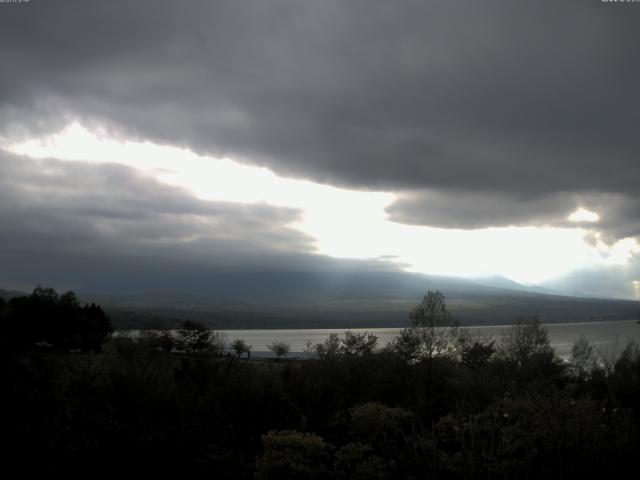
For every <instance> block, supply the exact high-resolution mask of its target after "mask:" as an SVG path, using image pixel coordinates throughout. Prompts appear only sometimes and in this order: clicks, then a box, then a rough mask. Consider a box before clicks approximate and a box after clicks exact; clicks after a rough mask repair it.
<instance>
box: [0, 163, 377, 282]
mask: <svg viewBox="0 0 640 480" xmlns="http://www.w3.org/2000/svg"><path fill="white" fill-rule="evenodd" d="M297 219H298V212H297V211H295V210H291V209H284V208H274V207H269V206H265V205H253V206H242V205H238V204H229V203H222V202H209V201H202V200H199V199H197V198H195V197H193V196H192V195H191V194H189V193H188V192H187V191H185V190H182V189H180V188H177V187H172V186H168V185H165V184H162V183H159V182H157V181H156V180H154V179H153V178H150V177H147V176H144V175H142V174H140V173H139V172H137V171H136V170H134V169H132V168H129V167H125V166H121V165H115V164H97V165H96V164H91V163H85V162H67V161H59V160H53V159H49V160H40V161H35V160H32V159H28V158H25V157H20V156H17V155H12V154H9V153H6V152H2V151H0V225H2V228H1V229H0V245H1V248H0V265H2V269H1V272H0V282H2V285H4V286H7V285H20V284H21V283H24V284H32V283H33V282H34V281H35V280H37V281H40V282H45V283H49V284H62V285H67V286H73V287H82V286H87V285H89V286H90V285H95V284H104V283H108V281H109V280H111V282H112V283H114V282H116V281H117V282H120V284H121V285H126V284H127V282H129V281H130V280H135V281H137V282H138V283H139V284H140V285H141V286H142V287H141V288H145V287H146V286H148V285H151V284H154V283H155V284H157V283H158V281H157V280H158V277H165V278H166V279H167V281H166V284H167V285H171V286H172V287H173V288H174V289H175V288H180V282H179V281H180V279H185V278H194V277H196V278H197V277H198V276H203V275H207V274H211V273H216V272H217V273H221V272H227V273H233V272H238V271H241V272H251V271H323V270H336V269H340V268H350V267H352V268H356V264H355V263H352V264H348V262H344V263H343V264H340V262H336V261H331V260H330V259H327V258H325V257H321V256H318V255H314V254H313V245H312V243H311V239H309V238H308V237H306V236H304V235H302V234H300V233H299V232H297V231H295V230H293V229H291V228H289V227H288V225H289V224H290V223H291V222H292V221H294V220H297ZM369 267H371V266H369V265H368V264H367V262H360V264H358V265H357V268H360V269H366V268H369ZM379 268H382V267H379Z"/></svg>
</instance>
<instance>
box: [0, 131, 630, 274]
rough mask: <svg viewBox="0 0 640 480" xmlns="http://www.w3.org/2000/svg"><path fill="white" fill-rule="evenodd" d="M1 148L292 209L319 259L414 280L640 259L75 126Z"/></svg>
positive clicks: (552, 232) (585, 217)
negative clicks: (430, 221) (398, 217)
mask: <svg viewBox="0 0 640 480" xmlns="http://www.w3.org/2000/svg"><path fill="white" fill-rule="evenodd" d="M3 148H5V149H7V150H10V151H12V152H14V153H17V154H23V155H27V156H30V157H34V158H44V157H55V158H59V159H67V160H84V161H91V162H115V163H121V164H125V165H128V166H131V167H134V168H136V169H140V170H142V171H144V172H146V174H148V175H152V176H153V177H155V178H157V179H158V180H160V181H163V182H166V183H168V184H171V185H176V186H181V187H184V188H186V189H188V190H189V191H191V192H192V193H193V194H194V195H196V196H197V197H199V198H202V199H205V200H213V201H227V202H240V203H249V204H251V203H262V202H264V203H267V204H270V205H274V206H283V207H293V208H296V209H299V210H300V211H301V217H300V220H299V221H297V222H296V223H295V224H294V225H292V227H294V228H296V229H299V230H301V231H302V232H304V233H306V234H308V235H310V236H311V237H313V238H315V239H316V247H317V252H318V253H321V254H326V255H330V256H333V257H338V258H360V259H365V258H368V259H371V258H391V259H393V260H392V261H394V262H397V263H399V264H401V265H403V266H404V267H405V268H406V269H407V270H409V271H414V272H423V273H429V274H438V275H455V276H466V277H474V276H487V275H503V276H505V277H508V278H511V279H513V280H515V281H518V282H522V283H527V284H535V283H539V282H542V281H544V280H548V279H551V278H554V277H558V276H561V275H563V274H565V273H567V272H569V271H571V270H574V269H577V268H581V267H586V266H593V265H612V264H625V263H626V262H627V261H628V259H629V258H630V256H631V255H632V253H633V252H637V251H638V244H637V243H636V242H635V241H634V240H632V239H625V240H622V241H620V242H618V243H616V244H615V245H613V246H608V245H606V244H605V243H603V242H601V241H599V242H597V243H596V245H595V246H592V245H588V244H587V243H586V242H585V241H584V236H585V233H586V230H584V229H583V228H542V227H534V226H531V227H506V228H487V229H478V230H455V229H441V228H431V227H423V226H415V225H404V224H399V223H395V222H391V221H389V220H388V219H387V217H386V214H385V211H384V209H385V207H386V206H388V205H389V204H391V203H392V202H393V201H394V199H395V196H394V195H393V194H392V193H389V192H370V191H356V190H348V189H341V188H336V187H332V186H329V185H322V184H317V183H313V182H310V181H306V180H299V179H292V178H285V177H281V176H278V175H276V174H274V173H273V172H271V171H270V170H268V169H266V168H260V167H254V166H249V165H244V164H241V163H239V162H236V161H234V160H232V159H229V158H212V157H206V156H200V155H196V154H195V153H193V152H191V151H189V150H186V149H181V148H176V147H171V146H165V145H157V144H153V143H149V142H132V141H127V140H126V139H121V138H113V137H110V136H108V135H106V134H105V133H104V132H99V131H98V132H95V131H93V132H90V131H88V130H86V129H85V128H83V127H82V126H81V125H79V124H72V125H70V126H68V127H67V128H65V129H64V130H63V131H61V132H60V133H58V134H54V135H50V136H47V137H45V138H36V139H31V140H28V141H23V142H20V143H9V142H7V141H6V140H5V141H4V142H3ZM594 215H595V216H594ZM596 217H597V218H596ZM569 219H570V220H575V221H578V222H584V221H586V222H590V221H591V222H593V221H598V220H599V217H598V216H597V214H595V213H594V212H589V211H588V210H584V209H579V210H577V211H576V212H574V213H573V214H571V215H570V216H569Z"/></svg>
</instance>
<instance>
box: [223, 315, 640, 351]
mask: <svg viewBox="0 0 640 480" xmlns="http://www.w3.org/2000/svg"><path fill="white" fill-rule="evenodd" d="M545 327H546V329H547V331H548V333H549V339H550V341H551V345H552V346H553V347H554V348H555V350H556V353H557V354H558V355H559V356H560V357H562V358H567V357H568V356H569V355H570V354H571V347H572V346H573V343H574V342H575V341H576V340H579V339H580V336H581V335H584V336H585V337H586V338H587V340H589V342H590V343H591V344H592V345H593V346H594V347H595V348H596V349H597V350H598V351H599V353H600V355H602V356H606V358H609V357H611V356H616V355H617V354H619V353H620V351H622V349H623V348H624V347H625V346H626V344H627V343H628V342H629V341H631V340H635V341H636V342H639V343H640V325H639V324H637V323H636V322H635V321H634V320H623V321H614V322H584V323H555V324H545ZM464 328H467V329H468V330H469V331H470V332H472V333H479V334H482V335H486V336H488V337H490V338H491V339H493V340H496V343H498V342H500V339H501V338H502V336H503V332H504V331H505V330H507V329H508V328H510V327H509V325H495V326H477V327H464ZM400 330H401V329H400V328H369V329H363V328H356V329H351V331H353V332H365V331H366V332H369V333H373V334H374V335H376V336H377V337H378V343H379V344H380V345H386V344H387V343H389V342H391V341H392V340H393V339H394V337H396V336H397V335H398V333H399V332H400ZM344 331H345V329H336V328H333V329H292V330H223V332H224V333H225V335H226V336H227V339H228V341H229V342H231V341H232V340H234V339H236V338H241V339H243V340H244V341H245V342H246V343H247V344H248V345H252V346H253V348H252V353H253V354H258V356H265V355H262V354H261V353H264V352H268V353H270V352H269V350H268V346H269V345H271V344H272V343H273V342H274V341H282V342H284V343H286V344H288V345H290V347H291V354H295V353H300V352H304V351H305V348H306V342H307V341H311V343H312V344H313V345H315V344H317V343H322V342H323V341H324V340H325V339H326V338H327V337H328V336H329V334H331V333H337V334H338V335H340V336H343V335H344Z"/></svg>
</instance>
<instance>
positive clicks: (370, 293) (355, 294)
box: [0, 271, 640, 329]
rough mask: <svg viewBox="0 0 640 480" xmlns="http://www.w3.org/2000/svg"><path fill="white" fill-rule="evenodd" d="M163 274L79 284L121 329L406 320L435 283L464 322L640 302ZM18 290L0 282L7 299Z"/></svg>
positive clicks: (326, 278)
mask: <svg viewBox="0 0 640 480" xmlns="http://www.w3.org/2000/svg"><path fill="white" fill-rule="evenodd" d="M166 280H167V281H166V282H165V283H159V284H158V285H150V286H145V287H148V288H147V289H146V290H143V289H142V287H137V288H135V289H134V288H130V287H129V288H126V289H123V291H117V290H115V289H114V288H113V287H109V286H100V285H93V286H88V287H86V288H83V289H78V290H77V291H76V293H77V294H78V296H79V299H80V300H81V301H82V302H92V301H94V302H96V303H98V304H100V305H102V306H103V307H104V308H105V310H106V311H107V312H108V313H109V314H110V315H111V316H112V318H113V320H114V324H115V325H116V327H118V328H157V327H167V326H174V325H175V324H176V323H177V322H179V321H181V320H186V319H189V320H197V321H200V322H203V323H206V324H208V325H211V326H215V327H217V328H232V329H236V328H237V329H244V328H260V329H272V328H373V327H403V326H406V325H408V315H409V312H410V311H411V309H412V308H413V307H414V306H415V305H416V304H417V303H418V302H419V301H420V300H421V298H422V296H423V295H424V294H425V293H426V292H427V291H429V290H440V291H442V292H443V293H444V294H445V296H446V300H447V306H448V308H449V309H450V311H451V312H452V313H453V314H454V315H455V316H456V317H458V318H459V319H460V321H461V323H462V324H468V325H472V324H484V325H489V324H505V323H510V322H512V321H513V320H514V319H515V318H517V317H519V316H523V315H534V314H537V315H539V316H540V318H541V320H542V321H543V322H549V323H553V322H576V321H600V320H622V319H629V318H634V317H635V315H636V314H637V312H638V311H640V302H635V301H627V300H610V299H594V298H581V297H570V296H565V295H558V294H553V293H552V292H546V291H542V292H541V291H539V289H537V288H536V287H533V288H531V287H526V286H523V285H520V284H518V283H517V282H513V281H511V280H509V279H506V278H504V277H487V278H476V279H460V278H453V277H440V276H430V275H422V274H417V273H405V272H397V271H382V272H380V271H374V272H367V271H347V272H330V273H318V272H253V273H242V274H217V275H211V276H208V277H206V278H197V279H193V278H192V279H186V280H183V279H180V280H176V279H166ZM175 285H179V288H178V287H175ZM114 290H115V291H114ZM21 294H22V293H20V292H11V291H7V290H0V295H1V296H3V298H4V297H5V296H6V297H7V298H10V297H11V296H17V295H21Z"/></svg>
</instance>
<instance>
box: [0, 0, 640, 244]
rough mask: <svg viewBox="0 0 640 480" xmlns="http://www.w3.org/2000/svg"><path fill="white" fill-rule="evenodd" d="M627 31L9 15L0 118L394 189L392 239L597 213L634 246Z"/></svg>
mask: <svg viewBox="0 0 640 480" xmlns="http://www.w3.org/2000/svg"><path fill="white" fill-rule="evenodd" d="M639 20H640V7H639V6H638V5H634V4H624V5H617V4H606V3H601V2H600V1H599V0H586V1H584V0H579V1H578V0H576V1H571V0H566V1H561V2H558V1H539V2H504V1H491V0H489V1H482V2H478V1H471V0H469V1H456V2H423V1H411V0H403V1H398V2H379V3H375V4H372V2H370V1H368V0H367V1H352V2H343V1H339V0H327V1H312V0H308V1H305V0H302V1H279V0H275V1H263V2H250V3H249V4H247V3H246V2H237V1H232V0H229V1H216V2H208V1H207V2H205V1H188V2H175V1H161V0H154V1H145V0H138V1H136V2H124V1H108V2H107V1H96V2H89V1H85V0H83V1H56V2H53V1H49V2H45V1H38V0H32V1H31V2H29V3H28V4H2V5H0V58H1V59H2V65H3V75H2V76H1V77H0V118H2V120H3V122H2V125H3V126H4V127H5V128H4V131H5V134H6V133H12V134H16V132H19V131H20V129H21V128H22V129H24V128H26V129H28V130H30V131H31V132H33V131H36V132H37V131H41V130H44V131H46V130H50V129H56V128H59V127H61V126H62V125H63V124H64V123H66V122H67V121H69V120H70V119H74V118H81V119H82V120H83V121H85V122H98V123H100V124H105V123H106V124H108V125H110V126H111V128H114V129H115V130H118V131H120V132H121V133H124V134H126V135H127V136H138V137H140V138H145V139H146V138H151V139H154V140H156V141H160V142H168V143H172V144H180V145H184V146H188V147H190V148H193V149H195V150H197V151H200V152H208V153H211V154H227V155H230V156H233V157H235V158H237V159H241V160H243V161H247V162H253V163H258V164H265V165H268V166H269V167H271V168H273V169H275V170H276V171H278V172H281V173H284V174H287V175H296V176H301V177H307V178H313V179H316V180H319V181H325V182H329V183H333V184H340V185H351V186H356V187H358V188H364V189H373V188H376V189H378V188H384V189H388V190H393V191H401V192H404V194H403V197H401V199H400V201H399V202H398V203H397V204H396V205H394V206H393V207H392V208H391V209H390V212H391V214H392V218H393V219H395V220H399V221H404V220H408V221H410V222H421V223H428V224H432V225H434V224H435V225H441V226H452V225H453V226H461V227H478V226H483V225H504V224H527V223H534V222H538V221H540V220H544V219H547V218H548V217H549V215H551V216H552V217H554V218H555V217H556V216H557V214H559V213H560V212H562V213H563V214H564V213H565V212H567V211H568V210H569V209H570V208H572V207H574V206H575V199H576V198H577V196H579V198H586V197H589V198H592V197H591V196H593V195H595V196H596V198H598V199H599V201H602V199H604V198H610V199H614V200H615V202H614V203H612V204H610V203H607V204H606V205H603V206H602V210H603V211H602V212H600V213H601V214H603V217H605V221H606V222H608V224H607V226H608V227H611V230H610V234H611V235H612V236H614V237H615V236H617V235H619V234H623V233H624V234H631V235H638V234H639V233H640V229H639V228H638V222H637V220H638V219H637V214H636V213H634V212H638V211H640V203H639V202H638V196H637V195H636V192H637V185H638V182H639V180H640V168H639V167H638V158H639V154H640V142H638V140H637V138H638V135H637V132H638V127H639V125H640V96H639V95H638V92H637V88H638V87H637V86H638V85H639V84H640V66H639V65H640V64H639V63H638V62H637V45H638V43H639V42H640V29H638V28H637V24H638V21H639ZM459 192H464V194H463V195H459ZM434 196H435V197H436V200H435V201H434ZM438 198H440V199H441V200H438ZM407 199H408V200H407ZM505 202H507V203H509V204H510V207H509V210H508V211H506V210H505V209H504V208H503V207H501V206H500V205H501V204H503V203H505ZM434 205H437V208H435V207H434ZM492 205H496V208H492ZM614 207H615V208H614ZM605 212H606V214H604V213H605ZM450 214H451V215H452V216H453V217H455V218H451V215H450ZM629 216H631V217H633V218H629ZM612 218H613V219H614V220H615V222H614V220H611V219H612ZM613 223H615V225H613ZM627 223H629V224H631V225H633V227H632V228H629V227H628V226H627V225H626V224H627Z"/></svg>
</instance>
